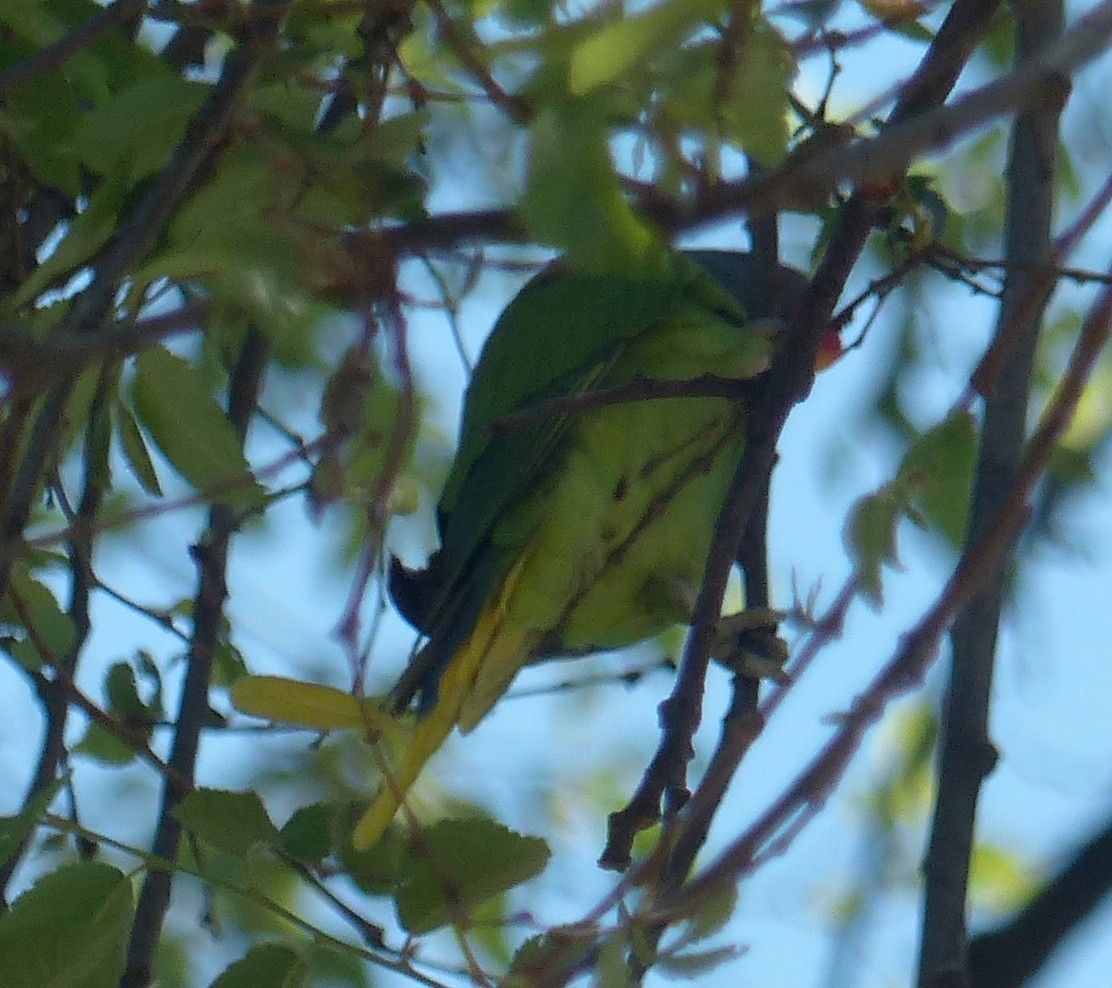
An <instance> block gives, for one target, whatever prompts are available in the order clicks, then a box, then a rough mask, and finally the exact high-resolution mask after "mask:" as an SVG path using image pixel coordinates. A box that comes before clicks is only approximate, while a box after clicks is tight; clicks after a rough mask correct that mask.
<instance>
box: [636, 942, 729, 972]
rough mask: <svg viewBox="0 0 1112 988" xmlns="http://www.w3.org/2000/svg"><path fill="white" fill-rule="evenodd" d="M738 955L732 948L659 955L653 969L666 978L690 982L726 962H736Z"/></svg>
mask: <svg viewBox="0 0 1112 988" xmlns="http://www.w3.org/2000/svg"><path fill="white" fill-rule="evenodd" d="M740 954H741V951H740V950H738V948H737V947H732V946H726V947H714V948H712V949H710V950H685V951H682V952H681V953H676V954H672V953H669V954H661V955H660V956H659V957H657V959H656V963H655V964H654V965H653V969H654V970H655V971H659V972H660V973H661V974H664V975H667V976H668V977H672V978H684V979H686V980H691V979H693V978H699V977H702V976H703V975H705V974H708V973H710V972H711V971H713V970H714V969H715V968H717V967H721V966H722V965H723V964H725V963H726V962H727V961H733V960H737V958H738V956H739V955H740Z"/></svg>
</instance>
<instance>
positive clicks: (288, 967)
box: [211, 943, 309, 988]
mask: <svg viewBox="0 0 1112 988" xmlns="http://www.w3.org/2000/svg"><path fill="white" fill-rule="evenodd" d="M307 974H308V965H307V964H306V962H305V958H304V957H302V956H301V955H300V954H299V953H298V952H297V951H296V950H294V949H293V948H292V947H288V946H286V945H285V944H280V943H260V944H256V945H255V946H254V947H252V948H251V949H250V950H249V951H247V953H246V954H245V955H244V956H243V957H241V958H240V959H239V960H238V961H236V962H235V963H234V964H232V965H231V966H230V967H228V968H226V969H225V970H224V972H223V973H222V974H221V975H220V976H219V977H218V978H217V979H216V980H215V981H214V982H213V983H212V985H211V988H262V986H265V988H301V986H302V985H307V984H308V983H309V982H308V980H307Z"/></svg>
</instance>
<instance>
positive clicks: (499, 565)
mask: <svg viewBox="0 0 1112 988" xmlns="http://www.w3.org/2000/svg"><path fill="white" fill-rule="evenodd" d="M696 262H698V263H696ZM708 269H709V270H710V271H713V272H714V276H712V275H711V274H710V273H708ZM753 271H754V268H753V262H752V261H751V259H750V258H749V257H748V256H747V255H740V254H736V253H725V252H699V253H697V254H696V255H694V260H692V259H689V258H688V257H685V256H684V255H680V254H675V255H671V257H670V261H669V265H668V267H667V268H665V269H662V270H659V271H656V272H653V273H651V274H645V275H644V276H643V277H641V278H638V279H629V280H621V279H616V278H614V277H613V276H609V275H607V276H601V275H589V274H581V273H576V272H570V271H567V270H564V269H562V268H561V267H560V266H559V265H553V266H552V267H550V268H549V269H546V271H545V272H543V273H542V274H541V275H539V276H538V277H537V278H535V279H534V280H533V281H531V282H530V283H529V284H528V285H526V287H525V288H524V289H522V291H521V292H520V293H519V294H518V296H517V297H516V298H515V299H514V300H513V301H512V302H511V303H510V305H509V306H508V308H507V309H506V310H505V312H504V313H503V315H502V316H501V318H500V319H499V320H498V323H497V325H496V326H495V328H494V330H493V331H492V333H491V335H490V337H489V339H488V340H487V343H486V345H485V346H484V348H483V351H482V354H481V356H480V359H479V363H478V365H477V367H476V369H475V372H474V375H473V377H472V380H471V384H470V386H469V388H468V391H467V395H466V401H465V408H464V414H463V424H462V429H461V436H460V444H459V450H458V452H457V455H456V459H455V461H454V463H453V468H452V471H451V473H450V475H449V477H448V480H447V482H446V484H445V489H444V493H443V495H442V498H441V501H440V505H439V508H438V523H439V528H440V535H441V543H442V548H441V550H440V552H439V553H437V555H436V556H435V557H434V560H433V564H432V566H431V568H430V571H428V572H427V573H426V574H424V576H422V577H420V578H419V579H421V580H423V581H424V582H425V584H426V586H424V587H423V589H422V593H423V595H424V596H425V598H426V599H425V600H424V602H423V604H422V607H421V610H420V614H419V615H418V616H416V617H414V616H413V614H412V613H411V612H407V614H409V616H411V619H412V620H414V623H416V624H417V625H418V626H419V627H420V628H421V630H422V631H423V632H425V634H426V635H427V636H428V638H429V643H428V645H427V646H426V647H425V649H424V650H423V651H422V652H421V653H420V654H419V656H418V657H417V659H416V660H415V662H414V663H413V664H412V665H411V667H410V668H409V669H408V670H407V672H406V673H405V675H403V677H402V680H401V681H400V682H399V684H398V687H397V688H396V690H395V701H396V702H397V704H398V705H399V706H404V705H406V704H407V703H408V702H409V700H410V699H411V697H412V696H413V694H414V693H416V692H418V691H421V692H422V693H423V705H427V704H428V703H429V702H431V700H432V699H434V698H435V684H436V682H437V681H438V679H439V676H440V673H441V671H442V669H443V667H444V665H445V664H446V663H447V662H448V661H449V660H450V659H451V657H452V656H453V655H454V654H455V652H456V650H457V649H458V648H459V647H460V645H461V644H462V642H463V641H464V640H465V639H466V637H467V635H468V634H469V632H470V629H471V627H472V626H473V625H474V622H475V620H476V618H477V615H478V613H479V611H480V610H481V608H482V607H483V605H484V603H485V602H486V601H487V600H488V598H489V596H490V594H491V593H492V592H493V589H494V588H496V587H497V586H498V584H499V583H500V581H501V580H502V579H503V577H504V576H505V574H506V572H507V571H508V569H509V567H510V566H512V565H513V564H514V562H515V560H516V558H517V555H518V553H519V551H520V548H521V545H522V544H523V540H524V539H525V538H527V537H528V534H529V532H530V531H531V530H532V529H534V528H535V527H536V524H537V518H538V517H539V516H540V515H542V514H543V513H544V510H545V505H544V496H545V495H544V492H545V478H546V475H548V474H549V473H550V472H551V471H552V470H553V469H554V465H558V464H559V463H560V462H561V455H560V451H561V448H562V447H563V446H564V445H566V441H567V438H568V434H569V429H570V428H572V427H573V425H574V424H575V423H574V419H575V414H574V413H569V412H567V411H566V410H564V411H559V410H556V409H553V411H552V412H550V413H546V412H545V407H544V406H545V402H546V401H551V400H552V399H553V398H566V397H568V396H575V395H580V394H584V393H585V392H587V391H589V390H591V389H592V388H593V387H597V386H612V385H614V384H615V383H621V382H622V381H628V380H632V379H633V378H635V377H638V376H650V377H656V378H667V377H677V376H678V377H684V376H686V375H689V374H691V373H695V374H698V373H706V372H707V370H708V368H709V369H717V368H718V367H719V360H720V356H719V354H720V353H722V354H729V355H730V358H731V359H733V360H734V362H735V366H734V367H733V368H732V370H731V371H730V373H732V374H733V376H738V377H747V376H752V374H754V373H757V372H759V370H760V369H762V367H763V365H764V362H765V361H766V360H767V357H768V352H769V343H768V341H767V339H763V338H760V337H758V336H756V335H755V334H743V331H742V330H741V327H742V325H743V324H744V323H745V321H746V314H745V309H744V308H743V303H748V304H753V305H754V308H757V309H758V310H759V308H760V306H759V302H760V298H759V296H757V295H756V294H755V289H754V287H753V285H754V282H755V279H754V277H753ZM746 341H749V344H750V345H749V349H748V350H747V349H746ZM700 348H702V349H703V351H705V352H698V351H699V349H700ZM677 349H681V350H685V351H689V359H688V360H687V361H686V363H683V362H681V365H677V364H676V362H675V360H674V357H675V354H676V352H677ZM739 354H740V355H741V357H740V359H741V364H738V363H737V360H738V359H739V358H738V355H739ZM677 367H678V370H677ZM692 368H694V370H693V369H692ZM723 372H724V373H725V371H723ZM523 410H525V411H529V412H531V413H533V412H535V413H536V414H530V415H528V416H527V417H525V418H521V417H520V416H519V417H518V418H517V419H516V420H515V419H513V416H514V415H515V413H520V412H522V411H523ZM615 421H620V416H618V417H617V418H616V419H615ZM614 428H615V429H617V430H619V431H620V429H621V428H623V426H621V425H616V426H614ZM600 435H602V436H604V437H605V436H606V432H605V430H603V432H602V433H600ZM568 524H569V525H571V526H574V524H575V521H574V519H569V520H568ZM496 531H497V538H495V533H496ZM409 579H413V578H412V577H410V578H409ZM396 582H399V583H400V582H401V581H396ZM392 590H394V591H395V594H394V595H395V598H396V599H399V600H400V598H401V596H402V595H401V593H399V592H398V590H399V587H397V586H395V587H392ZM403 610H405V608H403ZM555 644H556V645H559V644H560V643H559V642H558V641H556V642H555Z"/></svg>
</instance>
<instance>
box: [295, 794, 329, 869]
mask: <svg viewBox="0 0 1112 988" xmlns="http://www.w3.org/2000/svg"><path fill="white" fill-rule="evenodd" d="M335 814H336V807H335V806H334V805H333V804H332V803H311V804H310V805H309V806H301V807H299V808H298V809H296V810H294V812H293V815H292V816H291V817H290V818H289V819H288V820H287V821H286V822H285V824H284V825H283V826H282V850H284V851H285V852H286V853H287V854H288V855H290V857H292V858H294V859H296V860H297V861H302V862H304V863H305V864H310V865H315V864H319V863H320V862H321V861H323V860H324V859H325V858H326V857H328V855H329V854H331V853H332V819H333V817H334V816H335Z"/></svg>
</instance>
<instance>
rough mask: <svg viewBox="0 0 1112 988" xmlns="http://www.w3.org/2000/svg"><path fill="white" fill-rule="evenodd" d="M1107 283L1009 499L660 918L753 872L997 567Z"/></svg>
mask: <svg viewBox="0 0 1112 988" xmlns="http://www.w3.org/2000/svg"><path fill="white" fill-rule="evenodd" d="M1110 322H1112V287H1109V288H1106V289H1105V290H1104V291H1103V292H1102V293H1101V295H1100V297H1099V298H1098V299H1097V301H1096V302H1095V304H1094V305H1093V307H1092V308H1091V310H1090V311H1089V314H1088V316H1087V317H1086V319H1085V324H1084V326H1083V328H1082V331H1081V335H1080V337H1079V338H1078V341H1077V344H1076V346H1075V347H1074V350H1073V352H1072V353H1071V355H1070V360H1069V364H1068V366H1067V368H1066V371H1065V373H1064V374H1063V376H1062V379H1061V381H1060V382H1059V384H1058V387H1057V388H1056V390H1055V392H1054V394H1053V396H1052V397H1051V400H1050V402H1049V404H1048V405H1047V407H1046V410H1045V412H1044V413H1043V416H1042V419H1041V420H1040V423H1039V427H1038V429H1037V430H1036V431H1035V434H1034V436H1033V437H1032V438H1031V441H1030V442H1029V443H1028V445H1027V449H1026V453H1025V455H1024V458H1023V461H1022V463H1021V465H1020V468H1019V470H1018V471H1017V474H1016V478H1015V482H1014V484H1013V485H1012V487H1011V489H1010V491H1009V495H1008V499H1007V501H1006V502H1005V503H1004V505H1003V506H1002V507H1001V508H1000V510H999V511H998V512H997V513H996V515H995V516H994V518H993V519H992V521H991V523H990V524H988V525H987V526H986V527H985V529H984V532H983V534H982V536H981V538H979V539H978V540H977V542H976V543H975V544H972V545H970V546H968V547H967V548H966V550H965V551H964V552H963V554H962V557H961V559H960V560H959V561H958V564H957V566H956V567H955V569H954V572H953V573H952V574H951V576H950V579H949V580H948V581H947V583H946V586H945V587H944V588H943V590H942V592H941V593H940V594H939V596H938V598H937V599H936V601H935V603H934V604H933V605H932V606H931V607H930V608H929V609H928V610H927V611H926V613H925V614H924V615H923V617H922V618H921V619H920V621H919V622H918V623H917V624H916V625H915V627H914V628H912V629H911V631H909V632H908V633H907V634H906V635H904V637H903V639H902V640H901V643H900V646H899V648H898V649H897V650H896V653H895V655H894V656H893V657H892V658H891V659H890V660H889V661H888V662H887V663H886V664H885V666H884V668H883V669H881V671H880V672H879V673H878V674H877V675H876V676H875V677H874V678H873V681H872V682H871V683H870V684H869V686H868V687H867V688H866V689H865V690H864V691H863V692H862V693H861V694H860V695H859V696H858V697H857V699H856V700H855V702H854V704H853V707H852V708H851V709H850V710H849V711H847V713H846V714H845V715H844V717H843V718H842V720H841V726H840V728H839V729H838V731H837V733H836V734H835V736H834V737H833V738H831V739H830V741H828V742H827V743H826V745H824V746H823V749H822V750H821V751H820V752H819V753H818V754H817V755H816V756H815V758H814V759H812V761H811V763H810V764H809V765H808V766H807V767H806V768H805V769H804V770H803V771H802V772H801V773H800V774H799V775H798V776H797V777H796V779H795V781H794V782H793V783H792V784H791V786H790V787H789V788H788V790H787V791H786V792H785V793H784V794H783V795H782V796H781V797H780V798H779V799H777V800H776V801H775V802H774V803H773V804H772V805H771V806H770V807H769V808H768V809H767V810H766V811H765V812H764V813H763V814H762V815H761V817H760V818H759V819H758V820H757V821H756V822H755V823H753V825H752V826H750V827H749V829H748V830H747V831H746V832H745V833H744V834H742V835H741V836H740V837H739V838H738V839H737V840H735V841H733V842H731V844H730V845H729V846H728V847H727V848H726V850H725V851H723V852H722V854H721V855H719V857H718V858H716V859H715V860H714V861H713V862H712V863H711V864H710V865H708V867H707V868H706V870H705V871H704V872H703V873H702V874H701V875H699V877H697V878H696V879H694V880H693V881H691V882H689V883H688V884H687V885H685V886H684V887H683V888H682V889H680V890H679V891H678V892H677V893H676V894H675V895H673V896H671V897H669V898H667V899H666V900H665V901H664V902H662V903H661V905H660V907H659V909H658V916H659V919H660V920H661V921H668V920H670V919H671V918H673V917H677V916H683V915H686V914H687V913H688V912H689V911H690V910H692V909H696V908H698V905H699V903H701V902H705V901H706V897H707V896H708V895H713V894H714V893H715V892H716V891H717V890H719V889H722V888H725V887H727V886H729V885H733V884H734V883H736V881H737V880H738V878H739V877H740V876H741V875H743V874H745V873H747V872H749V871H751V870H752V869H753V867H754V864H755V861H756V859H757V856H758V855H759V854H760V853H761V852H762V851H763V850H764V849H766V848H767V847H768V845H769V843H770V842H771V841H773V840H774V839H775V838H776V837H777V835H778V834H780V833H781V832H782V830H783V829H784V828H785V827H786V826H788V825H789V824H790V822H791V821H792V820H793V819H794V818H795V817H796V815H797V814H799V813H802V812H805V811H807V809H808V807H815V806H818V805H821V803H822V802H823V801H824V800H825V799H826V796H827V795H828V793H829V792H830V791H831V790H832V788H833V787H834V786H835V785H836V783H837V781H838V779H839V778H840V776H841V775H842V773H843V771H844V769H845V767H846V765H847V764H848V762H849V760H850V758H851V757H852V756H853V754H854V753H855V752H856V750H857V748H858V747H859V746H860V744H861V741H862V739H863V737H864V735H865V733H866V732H867V731H868V729H869V728H870V727H871V726H872V725H873V724H874V723H876V722H877V721H878V720H879V719H880V717H881V716H882V714H883V713H884V710H885V708H886V707H887V705H888V704H889V703H890V702H892V701H893V700H895V699H896V698H897V697H899V696H901V695H903V694H904V693H906V692H907V691H908V690H909V689H912V688H913V687H915V686H916V685H918V684H919V683H920V682H922V679H923V676H924V675H925V673H926V670H927V669H928V668H929V667H930V665H931V663H932V662H933V661H934V659H935V657H936V655H937V651H938V646H939V642H940V641H941V638H942V636H943V635H944V634H945V632H946V629H947V627H948V626H949V625H950V623H951V621H952V620H953V618H954V615H955V614H957V612H958V611H959V610H960V609H961V608H962V607H963V606H964V605H965V603H966V602H967V601H968V600H970V599H971V598H972V596H973V595H974V593H976V592H977V591H978V590H979V589H980V587H982V586H983V585H984V583H985V581H986V580H988V579H989V578H990V577H991V575H992V573H993V572H994V571H995V569H996V567H997V565H998V562H999V559H1000V557H1001V554H1002V553H1006V552H1008V551H1009V550H1010V547H1011V546H1012V545H1014V543H1015V541H1016V540H1017V539H1018V537H1019V534H1020V532H1021V531H1022V529H1023V526H1024V524H1025V523H1026V520H1027V518H1028V515H1029V511H1028V503H1029V500H1030V498H1031V496H1032V493H1033V491H1034V489H1035V486H1036V485H1037V483H1038V482H1039V480H1040V478H1041V477H1042V475H1043V474H1044V473H1045V471H1046V469H1047V466H1048V465H1049V463H1050V460H1051V457H1052V456H1053V454H1054V452H1055V450H1056V448H1057V445H1058V442H1059V440H1060V439H1061V436H1062V435H1063V433H1064V432H1065V430H1066V428H1067V427H1068V425H1069V423H1070V421H1071V419H1072V417H1073V414H1074V412H1075V411H1076V408H1077V404H1078V402H1079V401H1080V399H1081V395H1082V392H1083V391H1084V389H1085V386H1086V384H1087V383H1088V381H1089V379H1090V377H1091V376H1092V373H1093V368H1094V367H1095V365H1096V362H1097V360H1098V359H1099V357H1100V355H1101V353H1102V351H1103V350H1104V348H1105V346H1107V344H1108V340H1109V335H1110Z"/></svg>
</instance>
